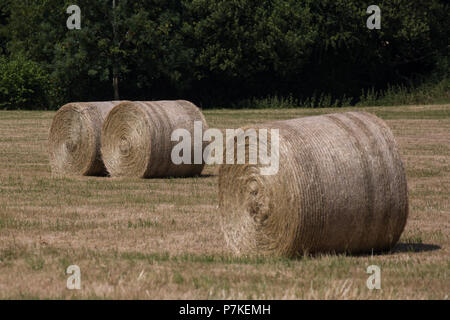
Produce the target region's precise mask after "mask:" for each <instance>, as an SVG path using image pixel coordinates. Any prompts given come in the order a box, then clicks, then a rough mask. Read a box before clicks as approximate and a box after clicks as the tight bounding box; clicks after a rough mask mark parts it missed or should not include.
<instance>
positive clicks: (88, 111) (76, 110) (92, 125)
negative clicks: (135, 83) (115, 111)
mask: <svg viewBox="0 0 450 320" xmlns="http://www.w3.org/2000/svg"><path fill="white" fill-rule="evenodd" d="M118 103H119V102H118V101H113V102H83V103H81V102H80V103H69V104H66V105H64V106H63V107H61V108H60V109H59V110H58V112H57V113H56V115H55V117H54V118H53V122H52V126H51V128H50V133H49V157H50V166H51V169H52V172H53V173H55V174H64V175H85V176H91V175H104V174H105V173H106V169H105V166H104V164H103V161H102V157H101V155H100V144H101V140H100V135H101V128H102V125H103V121H104V120H105V118H106V116H107V114H108V112H109V111H111V110H112V108H113V107H114V106H116V105H117V104H118Z"/></svg>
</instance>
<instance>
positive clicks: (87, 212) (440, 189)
mask: <svg viewBox="0 0 450 320" xmlns="http://www.w3.org/2000/svg"><path fill="white" fill-rule="evenodd" d="M349 110H357V109H356V108H343V109H318V110H312V109H280V110H211V111H204V114H205V117H206V119H207V121H208V123H209V126H210V127H214V128H221V129H224V128H237V127H240V126H244V125H248V124H252V123H259V122H263V121H270V120H275V119H277V120H278V119H290V118H296V117H304V116H311V115H317V114H324V113H333V112H342V111H349ZM364 110H365V111H368V112H371V113H374V114H376V115H377V116H379V117H381V118H383V119H385V120H386V121H387V124H388V125H389V126H390V127H391V129H392V130H393V132H394V135H395V136H396V139H397V143H398V145H399V148H400V152H401V154H402V157H403V160H404V162H405V166H406V172H407V178H408V190H409V200H410V202H409V203H410V214H409V219H408V224H407V226H406V229H405V231H404V233H403V235H402V237H401V239H400V243H399V244H398V245H397V246H396V247H395V248H394V249H393V250H392V252H390V253H385V254H379V255H359V256H348V255H332V254H327V255H320V256H315V257H309V256H305V257H301V258H298V259H281V258H262V257H235V256H233V255H232V254H231V252H229V250H228V249H227V247H226V245H225V241H224V238H223V235H222V233H221V229H220V224H219V217H218V210H217V203H218V199H217V198H218V188H217V181H218V177H217V175H216V173H217V167H206V168H205V170H204V171H203V174H202V176H200V177H196V178H185V179H150V180H139V179H111V178H106V177H103V178H97V177H66V178H61V177H52V175H51V172H50V167H49V164H48V157H47V137H48V129H49V127H50V123H51V120H52V117H53V115H54V112H26V111H0V163H1V166H0V298H2V299H11V298H12V299H16V298H19V299H20V298H22V299H34V298H36V299H43V298H51V299H53V298H57V299H70V298H74V299H80V298H82V299H84V298H91V299H448V295H449V292H450V280H449V278H448V273H449V270H450V259H449V257H450V255H449V253H450V237H449V231H450V219H449V218H450V206H449V198H450V105H438V106H409V107H376V108H364ZM69 265H78V266H79V267H80V269H81V290H68V289H67V288H66V281H67V278H68V277H69V275H67V274H66V269H67V267H68V266H69ZM370 265H378V266H379V267H380V268H381V277H382V278H381V279H382V289H381V290H373V291H371V290H369V289H368V288H367V287H366V280H367V278H368V277H369V275H368V274H367V273H366V269H367V267H368V266H370Z"/></svg>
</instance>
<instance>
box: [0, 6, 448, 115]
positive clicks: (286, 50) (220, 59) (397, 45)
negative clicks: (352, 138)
mask: <svg viewBox="0 0 450 320" xmlns="http://www.w3.org/2000/svg"><path fill="white" fill-rule="evenodd" d="M74 2H76V5H78V6H79V7H80V9H81V29H80V30H69V29H68V28H67V25H66V21H67V19H68V18H69V15H68V14H67V12H66V10H67V8H68V7H69V6H70V5H72V4H74ZM114 2H115V3H114V4H115V6H113V1H112V0H111V1H109V0H70V1H65V0H19V1H14V0H0V108H3V109H5V108H6V109H13V108H28V109H30V108H31V109H41V108H56V107H58V106H59V105H61V104H63V103H65V102H68V101H93V100H113V99H118V98H120V99H130V100H158V99H179V98H183V99H189V100H192V101H193V102H195V103H197V104H198V105H200V106H202V107H204V108H208V107H233V106H235V107H239V106H240V105H242V102H243V101H249V99H254V98H264V97H269V96H279V97H294V98H295V99H307V98H310V97H314V96H318V95H322V94H326V95H327V96H328V97H329V99H330V104H333V101H335V100H336V101H346V102H347V103H350V104H353V103H356V102H357V101H358V97H360V95H361V92H362V91H364V90H369V89H373V90H383V89H386V88H387V87H388V85H396V84H413V83H419V82H422V81H425V80H426V79H442V78H445V77H448V70H449V64H448V57H449V54H448V53H449V52H448V49H449V44H448V39H449V30H450V28H449V21H450V20H449V12H450V10H449V9H450V8H449V5H448V4H447V1H443V0H429V1H409V0H379V1H377V2H378V3H377V5H378V6H379V7H380V8H381V29H379V30H369V29H368V28H367V26H366V20H367V19H368V17H369V16H368V14H367V12H366V9H367V7H368V6H369V5H371V4H372V3H370V2H369V1H362V0H320V1H318V0H259V1H253V0H115V1H114ZM339 99H340V100H339ZM336 105H337V106H338V105H339V103H336ZM312 106H314V104H312Z"/></svg>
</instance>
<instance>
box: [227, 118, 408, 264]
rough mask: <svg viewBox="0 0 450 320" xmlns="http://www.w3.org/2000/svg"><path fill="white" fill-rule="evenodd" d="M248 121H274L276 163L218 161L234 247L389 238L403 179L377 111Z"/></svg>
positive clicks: (286, 252) (376, 244)
mask: <svg viewBox="0 0 450 320" xmlns="http://www.w3.org/2000/svg"><path fill="white" fill-rule="evenodd" d="M254 128H267V129H271V128H272V129H279V132H280V143H279V154H280V160H279V161H280V167H279V172H278V174H276V175H272V176H263V175H261V174H260V171H259V167H258V165H249V164H244V165H222V166H221V167H220V169H219V207H220V212H221V224H222V229H223V231H224V234H225V239H226V241H227V243H228V245H229V246H230V247H231V248H232V249H233V250H234V251H235V252H236V253H237V254H263V255H266V254H268V255H276V256H288V257H292V256H297V255H301V254H305V253H318V252H336V253H338V252H349V253H359V252H371V251H372V250H374V251H381V250H386V249H389V248H391V247H392V246H394V245H395V243H396V242H397V241H398V239H399V237H400V235H401V233H402V232H403V229H404V227H405V224H406V220H407V216H408V196H407V185H406V177H405V172H404V168H403V164H402V161H401V159H400V155H399V152H398V150H397V148H396V144H395V141H394V137H393V135H392V133H391V131H390V130H389V128H388V127H387V125H386V124H385V123H384V122H383V121H382V120H381V119H379V118H377V117H375V116H373V115H371V114H368V113H365V112H349V113H341V114H331V115H324V116H316V117H308V118H302V119H293V120H288V121H277V122H272V123H267V124H263V125H258V126H256V127H254ZM262 142H263V141H262ZM266 142H267V141H266ZM269 142H270V140H269ZM260 143H261V141H260ZM247 144H248V141H247ZM247 147H248V146H247ZM250 147H251V146H250ZM268 150H270V147H268Z"/></svg>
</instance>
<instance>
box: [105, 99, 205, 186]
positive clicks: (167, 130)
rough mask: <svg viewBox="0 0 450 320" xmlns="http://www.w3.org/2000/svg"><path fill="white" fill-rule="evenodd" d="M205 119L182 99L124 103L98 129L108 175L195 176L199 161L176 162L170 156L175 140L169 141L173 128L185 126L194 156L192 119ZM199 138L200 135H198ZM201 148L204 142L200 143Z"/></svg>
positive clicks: (200, 170) (197, 172) (141, 176)
mask: <svg viewBox="0 0 450 320" xmlns="http://www.w3.org/2000/svg"><path fill="white" fill-rule="evenodd" d="M195 121H201V122H202V123H203V130H206V129H207V124H206V120H205V118H204V117H203V114H202V113H201V111H200V109H199V108H197V107H196V106H195V105H194V104H192V103H190V102H188V101H184V100H178V101H152V102H124V103H121V104H120V105H118V106H116V107H115V108H114V109H113V110H112V111H111V112H110V114H109V115H108V118H107V119H106V121H105V123H104V124H103V129H102V148H101V150H102V155H103V160H104V162H105V165H106V168H107V169H108V172H109V173H110V175H111V176H112V177H138V178H158V177H186V176H194V175H199V174H200V173H201V172H202V170H203V167H204V161H203V159H202V160H201V161H200V163H199V164H195V163H194V161H192V162H191V164H184V163H183V164H180V165H176V164H174V163H173V161H172V159H171V153H172V149H173V147H174V146H175V145H176V144H178V142H177V141H175V142H173V141H171V135H172V133H173V132H174V131H175V130H176V129H186V130H187V131H189V133H190V135H191V137H192V144H191V155H192V157H193V156H194V122H195ZM200 139H202V137H201V138H200ZM200 146H201V147H202V150H203V148H204V147H205V144H204V143H203V142H201V144H200Z"/></svg>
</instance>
